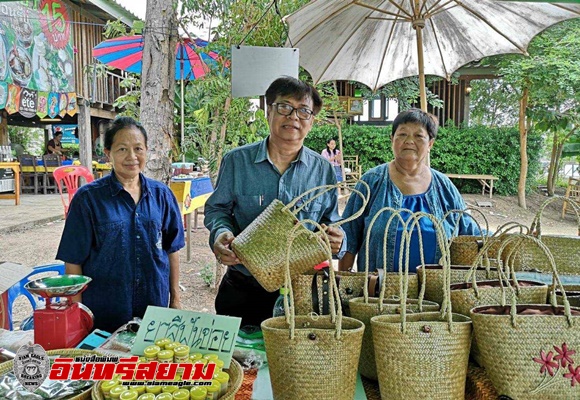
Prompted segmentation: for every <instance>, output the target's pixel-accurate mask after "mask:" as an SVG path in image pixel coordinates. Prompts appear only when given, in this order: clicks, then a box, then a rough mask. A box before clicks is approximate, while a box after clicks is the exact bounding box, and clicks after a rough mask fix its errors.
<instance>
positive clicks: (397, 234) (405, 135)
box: [339, 109, 479, 272]
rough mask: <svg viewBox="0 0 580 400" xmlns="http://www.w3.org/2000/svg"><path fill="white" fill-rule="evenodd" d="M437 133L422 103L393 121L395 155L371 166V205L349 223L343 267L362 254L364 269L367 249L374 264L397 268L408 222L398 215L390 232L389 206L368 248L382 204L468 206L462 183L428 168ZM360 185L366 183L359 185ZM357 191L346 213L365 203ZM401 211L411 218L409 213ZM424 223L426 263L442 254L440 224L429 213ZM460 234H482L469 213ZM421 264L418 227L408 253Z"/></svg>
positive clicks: (437, 209) (441, 208)
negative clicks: (459, 187) (437, 227)
mask: <svg viewBox="0 0 580 400" xmlns="http://www.w3.org/2000/svg"><path fill="white" fill-rule="evenodd" d="M436 136H437V122H436V119H435V117H434V116H433V115H431V114H428V113H426V112H423V111H421V110H419V109H410V110H408V111H404V112H402V113H400V114H399V115H398V116H397V117H396V118H395V121H394V122H393V129H392V133H391V141H392V149H393V154H394V160H393V161H391V162H390V163H387V164H382V165H379V166H378V167H375V168H373V169H371V170H369V171H368V172H366V173H365V174H364V175H363V177H362V180H364V181H365V182H367V183H368V185H369V187H370V189H371V197H370V200H369V203H368V205H367V207H366V210H365V212H364V214H363V215H361V216H360V217H359V218H357V219H356V220H353V221H351V222H349V223H347V224H345V225H343V227H344V231H345V233H346V237H347V252H346V254H345V255H344V257H343V258H342V260H341V261H340V263H339V265H340V269H341V270H343V271H346V270H350V269H351V268H352V266H353V264H354V259H355V256H356V255H357V254H358V255H359V257H358V260H357V267H358V270H359V271H364V269H365V264H364V263H365V255H366V251H367V250H368V251H369V264H370V265H369V268H370V270H371V271H373V270H376V269H377V268H385V270H386V271H398V264H399V248H400V243H401V237H402V231H403V226H402V224H400V223H398V219H393V221H392V222H391V224H390V225H389V229H388V233H385V229H386V225H387V221H388V220H389V217H390V216H391V213H390V212H383V213H382V214H381V216H380V217H379V218H378V219H377V220H376V221H375V223H374V225H373V227H372V232H371V235H370V239H369V248H368V249H367V247H366V243H365V239H366V236H367V231H368V229H369V225H370V222H371V221H372V219H373V217H374V216H375V215H376V214H377V212H378V211H379V210H380V209H381V208H383V207H392V208H394V209H397V210H398V209H408V210H410V211H413V212H417V211H423V212H425V213H429V214H433V215H435V217H437V218H438V219H440V220H441V219H443V216H444V214H445V213H446V212H447V211H450V210H463V209H465V203H464V201H463V199H462V197H461V195H460V194H459V191H458V190H457V188H456V187H455V186H454V185H453V183H451V181H450V180H449V178H447V177H446V176H445V175H443V174H442V173H440V172H438V171H436V170H434V169H432V168H429V167H428V166H427V165H426V163H425V160H426V158H427V156H428V155H429V152H430V151H431V148H432V147H433V143H434V142H435V138H436ZM359 190H362V188H360V187H359ZM360 206H361V205H360V200H359V197H358V196H351V197H350V199H349V201H348V203H347V205H346V208H345V211H344V213H343V217H344V218H346V217H348V216H350V215H352V214H353V213H354V212H355V211H356V210H358V209H359V208H360ZM402 217H403V218H404V219H405V220H406V219H408V218H409V214H408V213H403V215H402ZM456 218H457V216H455V218H453V217H451V218H448V220H446V221H444V224H443V225H444V228H445V231H446V233H447V235H448V236H451V235H452V233H453V229H454V227H455V223H454V219H456ZM419 225H420V228H421V233H422V237H423V248H424V256H425V263H426V264H434V263H437V262H438V261H439V258H440V257H441V253H440V250H439V249H438V248H437V243H436V236H435V229H434V226H433V224H432V222H431V221H430V220H428V219H427V218H422V219H420V223H419ZM458 232H459V234H460V235H475V234H479V230H478V228H477V226H476V225H475V223H474V222H473V221H471V220H470V218H461V221H460V226H459V229H458ZM385 234H387V235H388V236H387V237H388V240H387V257H386V262H387V265H383V238H384V236H385ZM420 264H421V261H420V254H419V240H418V235H417V229H415V230H414V231H413V235H412V238H411V248H410V256H409V270H410V272H415V270H416V268H417V266H419V265H420Z"/></svg>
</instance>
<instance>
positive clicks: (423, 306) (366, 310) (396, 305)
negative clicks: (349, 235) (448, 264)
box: [349, 207, 439, 380]
mask: <svg viewBox="0 0 580 400" xmlns="http://www.w3.org/2000/svg"><path fill="white" fill-rule="evenodd" d="M385 211H389V212H391V213H392V214H391V216H390V217H389V219H388V221H387V224H386V226H385V234H384V236H383V250H386V247H387V240H388V239H389V238H388V235H387V232H389V226H390V225H391V223H393V221H397V222H399V223H401V224H402V225H403V226H406V223H405V221H404V220H403V218H402V216H401V212H406V210H395V209H393V208H391V207H384V208H382V209H380V210H379V211H378V212H377V213H376V214H375V216H374V217H373V219H372V220H371V222H370V224H369V228H368V230H367V236H366V243H367V246H366V248H367V251H366V253H365V278H366V275H368V273H369V258H370V257H369V242H370V235H371V231H372V228H373V225H374V224H375V221H376V220H377V218H378V217H379V216H380V215H381V214H382V213H383V212H385ZM417 229H418V235H419V243H420V244H422V240H423V237H422V234H421V229H420V228H419V225H417ZM390 239H391V240H392V238H390ZM404 250H405V241H404V240H401V245H400V252H399V256H400V257H399V265H398V270H399V272H396V273H391V274H389V275H388V276H389V277H390V278H391V280H390V282H389V281H388V280H387V279H383V280H382V282H381V289H380V293H379V295H378V296H373V297H369V290H368V288H367V287H364V288H363V296H362V297H357V298H353V299H351V300H350V302H349V304H350V315H351V317H353V318H356V319H358V320H359V321H361V322H362V323H364V324H365V326H366V327H367V329H365V333H364V337H363V344H362V350H361V356H360V361H359V367H358V370H359V372H360V374H361V375H362V376H364V377H366V378H369V379H373V380H377V366H376V363H375V348H374V344H373V335H372V331H371V329H369V328H368V327H370V323H371V318H372V317H374V316H377V315H384V314H396V313H399V312H400V310H399V309H400V307H401V304H400V300H399V297H398V295H399V294H400V288H401V285H402V284H403V282H404V279H405V277H404V275H403V269H405V266H404V265H403V263H402V261H403V253H404ZM422 250H423V249H422V248H421V249H420V251H421V259H422V260H423V251H422ZM386 257H387V252H386V251H383V265H386V263H387V260H386ZM408 263H409V257H408V255H407V258H406V268H407V270H408V268H409V265H408ZM394 278H397V279H394ZM406 278H407V279H406V281H405V285H406V286H407V287H406V289H407V293H408V297H409V298H408V300H407V302H406V307H407V309H408V310H409V312H422V311H438V310H439V304H437V303H433V302H430V301H423V298H422V297H421V296H419V299H416V297H417V289H418V288H417V275H416V274H412V275H411V274H409V273H407V275H406ZM422 294H423V293H422Z"/></svg>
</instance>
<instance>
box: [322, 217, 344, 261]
mask: <svg viewBox="0 0 580 400" xmlns="http://www.w3.org/2000/svg"><path fill="white" fill-rule="evenodd" d="M321 226H322V227H323V228H324V230H325V231H326V234H327V235H328V239H329V240H330V248H331V249H332V254H336V253H338V252H339V251H340V247H341V246H342V240H343V239H344V232H343V231H342V230H341V229H340V228H338V227H333V226H326V225H324V224H322V225H321Z"/></svg>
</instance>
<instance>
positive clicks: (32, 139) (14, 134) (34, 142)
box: [8, 125, 44, 156]
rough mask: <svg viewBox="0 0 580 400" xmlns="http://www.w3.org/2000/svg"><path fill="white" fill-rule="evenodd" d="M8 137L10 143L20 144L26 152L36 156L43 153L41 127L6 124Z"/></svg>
mask: <svg viewBox="0 0 580 400" xmlns="http://www.w3.org/2000/svg"><path fill="white" fill-rule="evenodd" d="M8 137H9V139H10V143H14V144H19V145H21V146H22V147H24V151H25V152H26V153H28V154H33V155H37V156H40V155H42V154H44V132H43V131H42V129H39V128H25V127H22V126H17V125H8Z"/></svg>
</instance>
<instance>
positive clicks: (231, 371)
mask: <svg viewBox="0 0 580 400" xmlns="http://www.w3.org/2000/svg"><path fill="white" fill-rule="evenodd" d="M224 371H225V372H227V373H228V375H229V376H230V381H229V383H228V390H227V391H226V392H225V394H224V395H223V396H221V397H220V400H234V399H235V398H236V393H237V392H238V390H239V389H240V386H242V381H243V380H244V371H243V370H242V367H241V366H240V364H238V362H237V361H236V360H234V359H233V358H232V361H231V363H230V367H229V368H228V369H225V370H224ZM101 384H102V382H98V383H97V384H96V385H94V386H93V390H92V391H91V393H90V394H91V397H92V399H93V400H105V396H103V392H101ZM168 384H169V383H168ZM87 398H88V397H87Z"/></svg>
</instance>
